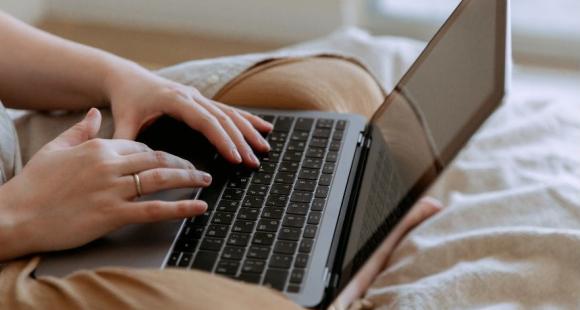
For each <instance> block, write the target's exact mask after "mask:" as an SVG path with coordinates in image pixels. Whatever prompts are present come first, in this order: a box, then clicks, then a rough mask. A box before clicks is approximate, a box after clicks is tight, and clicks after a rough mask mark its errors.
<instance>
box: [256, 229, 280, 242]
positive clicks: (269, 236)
mask: <svg viewBox="0 0 580 310" xmlns="http://www.w3.org/2000/svg"><path fill="white" fill-rule="evenodd" d="M274 239H276V234H275V233H271V232H261V231H259V232H256V233H255V234H254V239H252V244H256V245H272V244H273V243H274Z"/></svg>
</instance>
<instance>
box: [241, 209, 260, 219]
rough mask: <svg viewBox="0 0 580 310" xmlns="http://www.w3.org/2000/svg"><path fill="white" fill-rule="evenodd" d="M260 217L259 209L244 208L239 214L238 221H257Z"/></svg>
mask: <svg viewBox="0 0 580 310" xmlns="http://www.w3.org/2000/svg"><path fill="white" fill-rule="evenodd" d="M258 215H260V209H257V208H242V209H240V212H238V217H237V219H238V220H245V221H255V220H257V219H258Z"/></svg>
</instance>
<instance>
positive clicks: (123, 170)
mask: <svg viewBox="0 0 580 310" xmlns="http://www.w3.org/2000/svg"><path fill="white" fill-rule="evenodd" d="M155 168H174V169H189V170H194V169H195V167H194V166H193V164H192V163H190V162H189V161H187V160H185V159H182V158H179V157H177V156H175V155H172V154H169V153H166V152H162V151H152V152H142V153H134V154H129V155H127V156H123V157H121V158H120V159H119V163H118V170H119V173H120V174H121V175H127V174H133V173H139V172H141V171H145V170H151V169H155Z"/></svg>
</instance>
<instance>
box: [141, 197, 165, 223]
mask: <svg viewBox="0 0 580 310" xmlns="http://www.w3.org/2000/svg"><path fill="white" fill-rule="evenodd" d="M144 211H145V217H146V218H147V219H149V220H158V219H161V217H162V215H163V205H162V204H161V202H158V201H155V202H151V203H150V204H148V205H147V207H146V208H145V210H144Z"/></svg>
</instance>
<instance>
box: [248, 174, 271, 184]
mask: <svg viewBox="0 0 580 310" xmlns="http://www.w3.org/2000/svg"><path fill="white" fill-rule="evenodd" d="M252 183H254V184H265V185H270V183H272V174H270V173H256V175H254V178H253V179H252Z"/></svg>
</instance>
